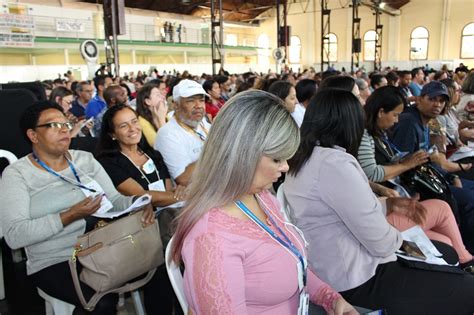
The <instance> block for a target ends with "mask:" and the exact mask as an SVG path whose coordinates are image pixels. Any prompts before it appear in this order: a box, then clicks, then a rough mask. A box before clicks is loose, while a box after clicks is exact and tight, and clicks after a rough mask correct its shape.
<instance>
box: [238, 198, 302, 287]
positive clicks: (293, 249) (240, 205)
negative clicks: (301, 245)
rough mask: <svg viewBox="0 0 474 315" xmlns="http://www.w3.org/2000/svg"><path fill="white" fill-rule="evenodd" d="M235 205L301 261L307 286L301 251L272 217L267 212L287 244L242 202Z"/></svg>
mask: <svg viewBox="0 0 474 315" xmlns="http://www.w3.org/2000/svg"><path fill="white" fill-rule="evenodd" d="M235 205H236V206H237V207H238V208H239V209H240V210H242V211H243V212H244V213H245V214H246V215H248V216H249V218H250V219H251V220H252V221H253V222H254V223H255V224H257V225H258V226H260V227H261V228H262V229H263V230H265V232H267V233H268V234H270V236H271V237H273V238H274V239H275V240H276V241H277V242H278V243H280V244H281V245H282V246H283V247H285V248H287V249H289V250H290V251H291V252H292V253H293V254H294V255H295V256H296V257H297V258H298V259H299V261H300V263H301V266H302V268H303V285H304V286H306V264H305V260H304V257H303V255H302V254H301V253H300V251H299V250H298V249H297V248H296V246H295V245H293V243H292V242H291V240H290V239H289V238H288V236H287V235H286V234H285V233H284V232H283V231H282V229H281V228H280V227H279V226H278V225H277V224H276V222H275V221H274V220H273V218H272V217H271V215H270V214H269V213H267V212H266V211H265V210H264V212H265V214H266V215H267V216H268V218H269V219H270V222H271V223H272V224H273V225H274V226H275V227H276V228H277V229H278V232H280V234H281V235H283V237H284V238H285V240H286V242H285V241H284V240H282V239H281V238H280V237H279V236H278V235H277V234H276V233H275V232H274V231H273V230H272V229H270V228H269V227H268V226H267V225H266V224H265V223H263V222H262V221H260V219H259V218H258V217H257V216H256V215H255V214H254V213H253V212H252V211H250V209H249V208H247V206H246V205H245V204H244V203H243V202H242V201H240V200H237V201H235Z"/></svg>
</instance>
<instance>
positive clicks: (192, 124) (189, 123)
mask: <svg viewBox="0 0 474 315" xmlns="http://www.w3.org/2000/svg"><path fill="white" fill-rule="evenodd" d="M178 119H179V121H181V122H182V123H183V124H185V125H187V126H189V127H191V128H193V129H196V128H197V127H198V126H199V123H200V122H201V121H200V120H191V119H186V118H182V117H181V116H180V115H178Z"/></svg>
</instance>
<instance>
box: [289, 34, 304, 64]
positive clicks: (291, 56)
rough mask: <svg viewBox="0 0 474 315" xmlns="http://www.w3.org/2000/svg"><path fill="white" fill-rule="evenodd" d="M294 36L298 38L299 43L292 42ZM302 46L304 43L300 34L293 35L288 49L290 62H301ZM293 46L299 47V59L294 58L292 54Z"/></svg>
mask: <svg viewBox="0 0 474 315" xmlns="http://www.w3.org/2000/svg"><path fill="white" fill-rule="evenodd" d="M292 38H297V39H298V41H299V45H292V44H291V42H292ZM302 47H303V45H301V38H300V37H299V36H298V35H291V36H290V45H289V46H288V48H289V50H288V63H289V64H295V65H297V64H301V52H302ZM292 48H293V49H296V48H298V58H297V61H295V60H294V56H293V54H292Z"/></svg>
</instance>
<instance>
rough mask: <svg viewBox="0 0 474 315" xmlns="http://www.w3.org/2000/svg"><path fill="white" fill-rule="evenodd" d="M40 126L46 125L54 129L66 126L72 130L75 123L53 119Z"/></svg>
mask: <svg viewBox="0 0 474 315" xmlns="http://www.w3.org/2000/svg"><path fill="white" fill-rule="evenodd" d="M40 127H46V128H54V129H62V128H66V129H68V130H71V129H72V128H73V127H74V124H73V123H72V122H69V121H68V122H57V121H52V122H49V123H46V124H42V125H38V126H36V128H40Z"/></svg>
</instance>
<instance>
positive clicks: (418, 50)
mask: <svg viewBox="0 0 474 315" xmlns="http://www.w3.org/2000/svg"><path fill="white" fill-rule="evenodd" d="M428 40H429V34H428V30H427V29H426V28H425V27H423V26H419V27H417V28H415V29H414V30H413V31H412V32H411V36H410V59H411V60H419V59H428Z"/></svg>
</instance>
